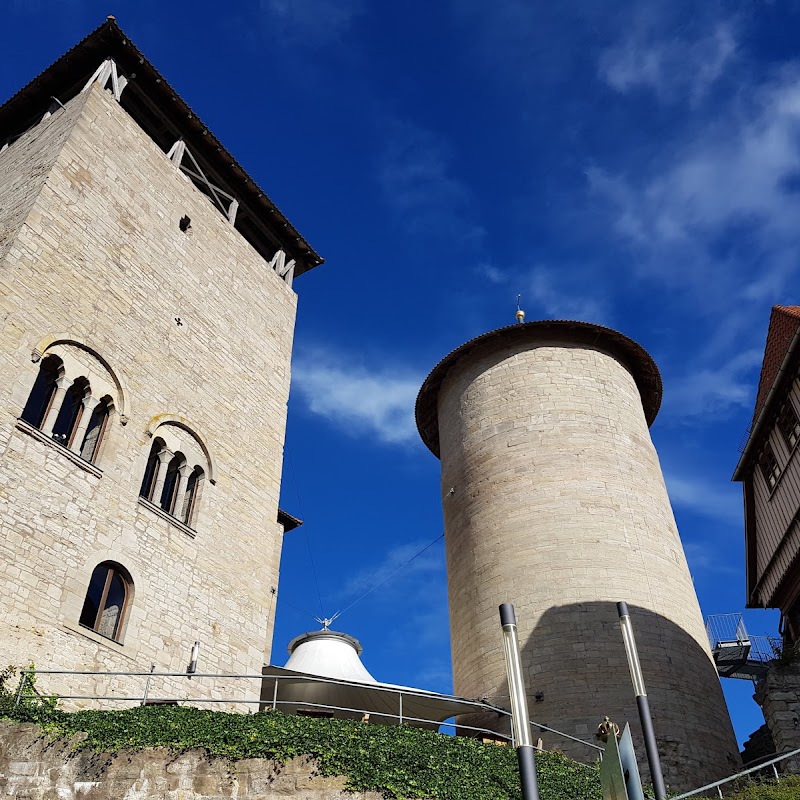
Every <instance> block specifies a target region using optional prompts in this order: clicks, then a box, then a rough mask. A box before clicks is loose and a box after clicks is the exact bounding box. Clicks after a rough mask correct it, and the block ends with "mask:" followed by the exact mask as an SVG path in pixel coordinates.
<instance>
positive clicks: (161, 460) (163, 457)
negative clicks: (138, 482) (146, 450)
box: [150, 447, 173, 505]
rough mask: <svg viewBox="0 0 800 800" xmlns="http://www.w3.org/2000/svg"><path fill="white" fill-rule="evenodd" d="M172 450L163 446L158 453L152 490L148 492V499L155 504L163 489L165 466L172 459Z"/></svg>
mask: <svg viewBox="0 0 800 800" xmlns="http://www.w3.org/2000/svg"><path fill="white" fill-rule="evenodd" d="M172 455H173V453H172V451H171V450H167V448H166V447H165V448H164V449H163V450H162V451H161V452H160V453H159V454H158V469H157V470H156V478H155V481H154V483H153V491H152V493H151V494H150V500H151V501H152V502H153V503H155V504H156V505H158V504H159V502H160V501H161V492H163V491H164V481H165V480H166V479H167V467H169V462H170V461H172Z"/></svg>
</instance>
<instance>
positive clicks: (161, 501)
mask: <svg viewBox="0 0 800 800" xmlns="http://www.w3.org/2000/svg"><path fill="white" fill-rule="evenodd" d="M155 433H156V434H157V435H155V436H154V438H153V443H152V445H151V446H150V453H149V456H148V458H147V463H146V465H145V470H144V475H143V477H142V484H141V488H140V490H139V495H140V496H141V497H142V498H144V499H145V500H146V501H147V502H148V503H151V504H152V505H154V506H157V507H158V508H160V509H161V511H164V512H166V513H167V514H169V515H170V516H171V517H174V518H175V519H176V520H178V522H182V523H183V524H184V525H188V526H190V527H193V526H194V522H195V518H196V516H197V508H198V506H199V500H200V495H201V492H202V488H203V483H204V479H205V476H206V474H207V469H208V466H207V457H206V455H205V452H204V448H203V446H202V444H201V443H200V441H199V439H198V438H197V437H196V435H195V434H193V433H192V432H191V431H189V430H188V429H187V428H186V427H185V426H179V425H176V424H173V423H165V424H162V425H159V426H158V427H157V428H156V431H155Z"/></svg>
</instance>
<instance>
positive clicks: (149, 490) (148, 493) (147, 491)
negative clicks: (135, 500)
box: [139, 438, 167, 500]
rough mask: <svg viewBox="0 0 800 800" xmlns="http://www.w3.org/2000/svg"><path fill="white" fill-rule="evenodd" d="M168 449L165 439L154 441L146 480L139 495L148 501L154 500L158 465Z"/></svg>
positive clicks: (146, 470)
mask: <svg viewBox="0 0 800 800" xmlns="http://www.w3.org/2000/svg"><path fill="white" fill-rule="evenodd" d="M166 447H167V446H166V445H165V444H164V440H163V439H159V438H156V439H153V446H152V447H151V448H150V456H149V457H148V459H147V466H146V467H145V470H144V478H142V486H141V488H140V489H139V494H140V495H141V496H142V497H144V498H145V499H146V500H152V499H153V490H154V489H155V486H156V476H157V475H158V465H159V463H160V459H159V455H161V453H162V451H163V450H165V449H166Z"/></svg>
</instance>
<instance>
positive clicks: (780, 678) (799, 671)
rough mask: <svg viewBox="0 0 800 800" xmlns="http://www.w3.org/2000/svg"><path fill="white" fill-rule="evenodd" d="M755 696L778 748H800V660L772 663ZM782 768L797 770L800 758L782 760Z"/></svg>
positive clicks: (776, 750) (780, 749)
mask: <svg viewBox="0 0 800 800" xmlns="http://www.w3.org/2000/svg"><path fill="white" fill-rule="evenodd" d="M754 697H755V700H756V702H757V703H758V704H759V705H760V706H761V710H762V711H763V712H764V719H765V720H766V721H767V727H768V728H769V732H770V734H771V736H772V740H773V742H774V744H775V748H774V749H775V752H778V753H788V752H790V751H792V750H797V749H800V702H798V700H799V699H800V664H797V663H794V664H787V665H780V664H778V663H774V664H773V665H771V666H770V669H769V672H767V674H766V675H765V676H764V677H763V678H761V679H760V680H759V681H758V684H757V686H756V693H755V695H754ZM779 768H780V769H782V770H784V771H785V772H792V773H795V774H798V773H800V758H798V757H794V758H791V759H788V760H787V761H784V762H781V764H780V765H779Z"/></svg>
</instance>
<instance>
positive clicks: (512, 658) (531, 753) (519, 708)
mask: <svg viewBox="0 0 800 800" xmlns="http://www.w3.org/2000/svg"><path fill="white" fill-rule="evenodd" d="M500 626H501V627H502V629H503V649H504V651H505V655H506V674H507V675H508V693H509V696H510V697H511V730H512V732H513V735H514V744H515V747H516V748H517V761H518V763H519V779H520V783H521V784H522V800H539V784H538V782H537V780H536V755H535V752H536V751H535V750H534V748H533V741H532V740H531V724H530V720H529V718H528V700H527V698H526V697H525V684H524V682H523V680H522V664H521V663H520V657H519V640H518V638H517V618H516V615H515V614H514V606H513V605H511V603H502V604H501V606H500Z"/></svg>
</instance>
